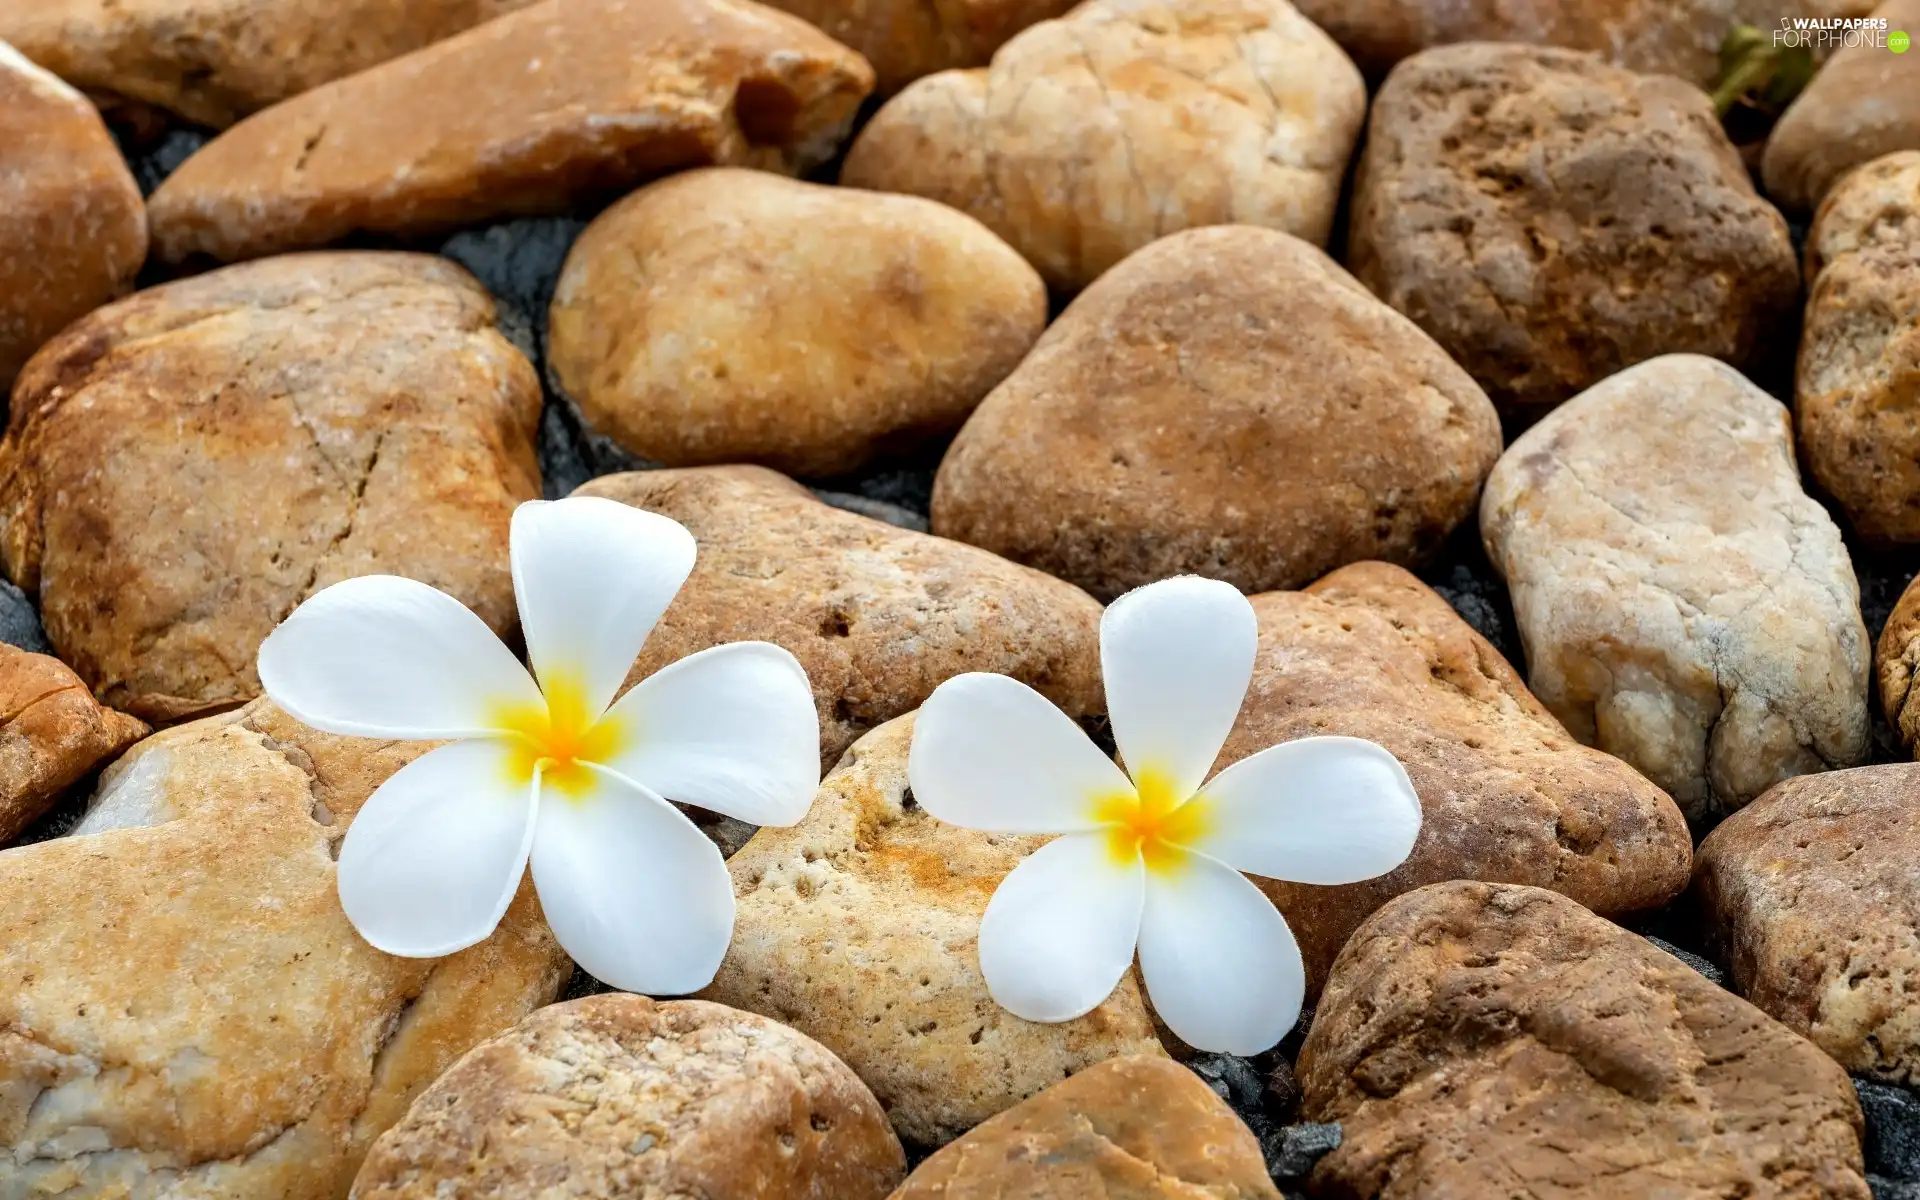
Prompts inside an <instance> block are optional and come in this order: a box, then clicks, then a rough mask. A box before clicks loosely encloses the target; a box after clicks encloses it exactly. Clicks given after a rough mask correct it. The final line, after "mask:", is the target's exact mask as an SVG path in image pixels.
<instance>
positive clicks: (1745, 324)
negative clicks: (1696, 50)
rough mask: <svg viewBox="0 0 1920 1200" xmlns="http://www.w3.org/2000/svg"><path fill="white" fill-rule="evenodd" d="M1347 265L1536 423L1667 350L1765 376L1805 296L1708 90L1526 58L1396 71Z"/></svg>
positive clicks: (1366, 168)
mask: <svg viewBox="0 0 1920 1200" xmlns="http://www.w3.org/2000/svg"><path fill="white" fill-rule="evenodd" d="M1347 262H1348V264H1349V265H1350V266H1351V267H1352V268H1353V273H1354V274H1355V275H1356V276H1358V277H1359V278H1360V280H1361V282H1363V283H1365V284H1366V285H1367V286H1368V287H1370V288H1372V289H1373V291H1374V292H1375V293H1376V294H1377V295H1379V296H1380V298H1381V299H1383V300H1385V301H1386V302H1387V303H1389V304H1391V305H1393V306H1394V307H1395V308H1397V309H1399V310H1400V311H1401V312H1403V313H1405V314H1407V316H1409V317H1411V318H1412V319H1413V321H1414V323H1415V324H1416V325H1419V326H1420V327H1421V328H1422V329H1424V330H1426V331H1427V332H1428V333H1429V334H1432V335H1433V338H1434V340H1435V341H1437V342H1439V343H1440V345H1441V346H1442V347H1444V348H1445V349H1446V350H1447V351H1448V353H1450V354H1452V355H1453V357H1454V359H1455V360H1456V361H1458V362H1459V363H1460V365H1461V366H1463V367H1465V368H1466V369H1467V372H1468V373H1469V374H1471V375H1472V376H1473V377H1474V379H1475V380H1476V381H1477V382H1478V383H1479V384H1480V386H1482V387H1484V388H1486V389H1487V394H1488V395H1490V396H1491V397H1492V398H1493V401H1494V403H1495V404H1496V405H1498V406H1499V407H1500V409H1501V410H1502V411H1503V412H1506V413H1510V414H1514V415H1517V416H1522V417H1527V416H1537V415H1538V414H1539V413H1541V412H1543V411H1545V410H1546V409H1549V408H1551V407H1552V406H1554V405H1556V404H1558V403H1560V402H1561V401H1563V400H1565V399H1567V398H1568V397H1569V396H1572V395H1574V394H1575V393H1577V392H1579V391H1581V390H1583V389H1584V388H1586V387H1588V386H1590V385H1592V384H1595V383H1598V382H1599V381H1600V380H1602V379H1604V378H1606V377H1607V376H1609V375H1612V374H1613V373H1615V372H1616V371H1619V370H1620V369H1622V368H1624V367H1629V366H1632V365H1633V364H1634V363H1637V362H1643V361H1645V360H1647V359H1649V358H1654V357H1656V356H1658V355H1661V354H1667V353H1674V352H1681V351H1685V352H1690V353H1696V354H1706V355H1711V356H1712V357H1715V358H1720V359H1724V360H1726V361H1728V362H1730V363H1733V364H1734V365H1736V366H1739V367H1742V368H1746V369H1751V368H1753V367H1755V366H1757V365H1758V364H1760V363H1761V362H1762V361H1763V360H1765V359H1767V358H1768V357H1769V356H1773V355H1777V354H1778V351H1779V349H1780V345H1781V342H1782V335H1783V333H1786V332H1787V331H1789V330H1790V329H1791V326H1792V321H1793V317H1794V314H1795V310H1796V308H1797V305H1798V301H1799V293H1800V272H1799V267H1798V264H1797V262H1796V261H1795V257H1794V249H1793V243H1792V241H1791V240H1790V239H1789V237H1788V235H1787V223H1786V220H1785V219H1784V218H1783V217H1781V215H1780V214H1779V213H1778V212H1777V211H1775V209H1774V207H1773V206H1772V205H1771V204H1768V203H1767V202H1766V201H1765V200H1762V199H1761V198H1760V197H1759V195H1758V194H1756V193H1755V192H1754V190H1753V184H1752V182H1751V181H1750V180H1749V179H1748V177H1747V170H1746V167H1745V166H1743V165H1742V164H1741V161H1740V156H1739V153H1738V152H1737V151H1736V150H1735V149H1734V148H1733V144H1732V143H1731V142H1729V141H1728V140H1727V135H1726V133H1725V132H1724V131H1722V129H1721V128H1720V121H1719V118H1718V117H1717V116H1715V115H1714V111H1713V104H1712V102H1711V101H1709V100H1708V99H1707V96H1706V93H1704V92H1702V91H1700V90H1699V89H1698V88H1695V87H1692V86H1690V85H1688V84H1686V83H1683V82H1681V81H1680V80H1677V79H1673V78H1672V77H1670V76H1664V75H1640V74H1636V73H1635V72H1633V71H1628V70H1624V69H1622V68H1619V67H1613V66H1608V65H1607V64H1606V63H1605V62H1604V61H1602V60H1601V58H1600V57H1599V56H1598V55H1593V54H1583V53H1579V52H1576V51H1571V50H1556V49H1547V48H1540V47H1534V46H1523V45H1511V44H1487V43H1474V44H1469V45H1460V46H1447V47H1443V48H1440V49H1436V50H1429V51H1426V52H1424V53H1422V54H1418V55H1415V56H1414V57H1412V58H1409V59H1407V60H1406V61H1405V62H1403V63H1401V64H1400V65H1399V66H1398V67H1397V68H1395V69H1394V72H1393V74H1392V75H1391V76H1390V77H1389V78H1388V79H1387V83H1386V86H1385V87H1383V88H1382V89H1381V90H1380V95H1379V97H1378V99H1377V100H1376V101H1375V103H1374V107H1373V115H1372V118H1371V122H1370V125H1369V129H1368V136H1367V148H1366V152H1365V154H1364V156H1363V158H1362V162H1361V166H1360V171H1359V175H1358V185H1357V192H1356V195H1355V199H1354V209H1353V222H1352V225H1351V249H1350V252H1349V254H1348V257H1347Z"/></svg>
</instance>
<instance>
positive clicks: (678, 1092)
mask: <svg viewBox="0 0 1920 1200" xmlns="http://www.w3.org/2000/svg"><path fill="white" fill-rule="evenodd" d="M905 1172H906V1160H905V1158H904V1157H903V1156H902V1155H901V1152H900V1143H899V1141H898V1140H896V1139H895V1138H894V1136H893V1130H892V1129H890V1128H888V1126H887V1118H886V1114H885V1113H883V1112H881V1111H880V1105H879V1104H877V1103H876V1102H875V1101H874V1098H873V1094H872V1093H871V1092H869V1091H867V1089H866V1087H865V1086H864V1085H863V1084H861V1082H860V1080H859V1079H857V1078H855V1077H854V1074H853V1072H852V1071H849V1070H848V1069H847V1067H846V1064H845V1063H842V1062H841V1061H840V1060H839V1059H837V1058H835V1057H834V1056H833V1055H832V1054H830V1053H828V1052H827V1051H826V1050H825V1049H823V1048H822V1047H821V1046H820V1045H819V1043H817V1042H814V1041H813V1040H811V1039H809V1038H806V1037H803V1036H801V1035H800V1034H797V1033H795V1032H794V1031H793V1030H791V1029H787V1028H785V1027H784V1026H781V1025H776V1024H775V1023H774V1022H772V1021H769V1020H766V1019H765V1018H763V1017H757V1016H755V1015H753V1014H752V1013H745V1012H738V1011H736V1010H734V1009H730V1008H725V1007H722V1006H721V1005H718V1004H707V1003H704V1002H702V1001H698V1000H674V1001H668V1002H665V1003H660V1004H656V1003H654V1002H653V1001H652V1000H649V999H647V998H646V997H644V996H629V995H624V994H618V993H616V994H613V995H606V996H589V997H587V998H585V999H582V1000H573V1001H569V1002H567V1003H565V1004H556V1005H553V1006H552V1007H549V1008H543V1009H541V1010H540V1011H539V1012H537V1013H534V1014H533V1015H532V1016H530V1017H528V1018H527V1019H526V1020H524V1021H522V1022H520V1024H518V1025H516V1026H514V1027H513V1028H512V1029H509V1030H508V1031H506V1032H505V1033H502V1034H499V1035H498V1036H496V1037H494V1038H492V1039H491V1040H489V1041H486V1042H483V1043H481V1044H480V1045H479V1046H477V1047H475V1048H474V1049H473V1050H471V1051H470V1052H468V1054H467V1055H466V1057H464V1058H462V1059H461V1060H460V1061H459V1062H458V1063H455V1064H454V1066H453V1068H452V1069H451V1070H449V1071H448V1072H447V1073H446V1074H444V1075H442V1076H441V1077H440V1078H438V1079H436V1080H435V1081H434V1082H433V1086H431V1087H429V1088H428V1089H427V1090H426V1091H425V1092H423V1093H421V1095H420V1098H419V1099H417V1100H415V1101H414V1103H413V1106H412V1108H410V1109H408V1110H407V1115H406V1117H405V1118H404V1119H402V1120H401V1121H400V1122H399V1123H398V1124H397V1125H395V1126H394V1127H393V1128H392V1129H390V1130H388V1131H387V1132H386V1134H385V1135H384V1136H382V1137H381V1139H380V1140H379V1141H378V1142H377V1143H375V1145H374V1147H373V1150H372V1151H371V1152H370V1153H369V1154H368V1155H367V1161H366V1165H365V1166H363V1167H362V1168H361V1170H360V1175H359V1178H357V1179H356V1180H354V1186H353V1195H354V1200H480V1198H482V1197H496V1196H535V1195H538V1196H551V1197H559V1196H578V1197H593V1196H605V1197H614V1196H634V1197H653V1196H659V1197H663V1198H664V1197H670V1196H671V1197H678V1196H688V1197H693V1196H712V1197H714V1198H715V1200H720V1198H721V1197H741V1198H743V1200H744V1198H745V1197H752V1198H753V1200H883V1198H884V1197H885V1196H886V1195H887V1193H888V1192H889V1191H891V1190H892V1188H893V1187H894V1185H895V1184H897V1183H899V1182H900V1177H901V1176H902V1175H903V1174H905Z"/></svg>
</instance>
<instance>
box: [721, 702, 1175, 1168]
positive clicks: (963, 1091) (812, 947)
mask: <svg viewBox="0 0 1920 1200" xmlns="http://www.w3.org/2000/svg"><path fill="white" fill-rule="evenodd" d="M912 741H913V719H912V718H911V717H901V718H900V719H899V720H897V721H892V722H890V723H888V724H886V725H882V726H881V727H880V728H878V729H876V730H874V731H873V732H872V733H870V734H868V735H867V736H865V737H864V738H861V739H860V740H859V741H858V742H855V743H854V745H853V748H852V749H851V750H849V751H847V754H846V757H845V758H843V759H842V760H841V762H840V765H839V767H838V768H836V769H835V770H834V771H833V773H832V774H830V775H828V776H827V778H826V780H825V781H824V782H823V783H821V785H820V790H819V792H818V793H816V794H815V796H814V801H813V808H812V809H811V810H810V811H809V812H808V813H807V816H806V819H805V820H803V821H801V822H800V824H798V825H795V826H793V827H792V828H788V829H762V830H761V831H760V832H758V833H756V834H754V835H753V840H752V841H750V842H748V843H747V845H746V846H745V848H743V849H742V850H741V851H740V852H739V853H738V854H735V855H734V856H733V858H732V859H730V860H729V861H728V863H727V869H728V870H729V871H731V872H732V873H733V886H734V894H735V896H736V897H737V900H738V905H739V910H738V916H737V917H736V919H735V923H734V930H733V944H732V945H731V946H729V947H728V948H727V956H726V959H725V960H724V961H723V962H722V963H721V964H720V971H719V973H718V974H717V975H715V976H714V980H713V985H712V986H711V987H710V988H708V989H707V990H706V991H705V992H704V993H702V995H703V996H704V997H705V998H707V999H710V1000H716V1001H718V1002H720V1003H722V1004H729V1005H732V1006H734V1007H736V1008H744V1009H747V1010H749V1011H752V1012H757V1013H762V1014H764V1015H766V1016H769V1017H772V1018H773V1019H775V1020H777V1021H781V1022H784V1023H785V1024H788V1025H791V1026H793V1027H794V1028H795V1029H798V1030H799V1031H800V1032H802V1033H804V1034H806V1035H807V1036H809V1037H812V1038H815V1039H817V1040H818V1041H819V1042H820V1043H821V1044H822V1045H824V1046H826V1047H827V1048H828V1049H829V1050H832V1051H833V1052H834V1053H835V1054H837V1055H839V1056H840V1057H841V1058H843V1059H845V1060H846V1062H847V1065H848V1066H851V1067H852V1068H853V1069H854V1071H855V1072H856V1073H858V1074H859V1076H860V1078H861V1079H863V1080H865V1081H866V1083H867V1086H868V1087H870V1088H872V1089H873V1092H874V1095H876V1096H878V1097H879V1098H880V1103H882V1104H883V1105H885V1106H886V1109H887V1115H888V1116H889V1117H891V1118H892V1119H893V1126H894V1128H895V1129H896V1130H898V1131H899V1134H900V1136H901V1137H902V1138H903V1139H905V1140H906V1141H908V1142H911V1143H914V1144H916V1145H920V1146H938V1145H941V1144H942V1143H945V1142H947V1141H949V1140H951V1139H953V1138H955V1137H958V1136H960V1135H961V1134H963V1133H965V1132H966V1131H967V1130H969V1129H972V1128H973V1127H974V1126H976V1125H978V1124H980V1122H982V1121H985V1120H986V1119H987V1118H989V1117H992V1116H993V1115H994V1114H996V1113H1000V1112H1003V1111H1005V1110H1006V1109H1008V1108H1011V1107H1012V1106H1014V1105H1015V1104H1018V1103H1019V1102H1021V1101H1022V1100H1025V1099H1026V1098H1027V1097H1029V1096H1032V1095H1034V1094H1035V1093H1037V1092H1040V1091H1041V1090H1043V1089H1045V1088H1047V1087H1049V1086H1051V1085H1052V1084H1055V1083H1058V1082H1059V1081H1060V1080H1061V1079H1063V1078H1065V1077H1066V1076H1068V1075H1071V1074H1073V1073H1074V1072H1076V1071H1080V1070H1082V1069H1083V1068H1086V1067H1089V1066H1091V1065H1092V1064H1094V1063H1097V1062H1101V1061H1103V1060H1105V1059H1109V1058H1113V1057H1115V1056H1117V1055H1126V1054H1132V1055H1138V1054H1155V1055H1157V1054H1159V1053H1161V1050H1160V1043H1159V1041H1158V1040H1157V1038H1156V1037H1155V1035H1154V1025H1153V1018H1152V1017H1151V1016H1150V1015H1149V1014H1148V1012H1147V1007H1146V1002H1145V1000H1144V999H1143V998H1142V996H1141V990H1140V982H1139V978H1138V976H1137V975H1136V974H1135V973H1134V972H1132V971H1129V972H1127V974H1126V976H1125V977H1124V978H1122V979H1121V981H1120V983H1119V986H1117V987H1115V988H1114V990H1113V993H1112V995H1110V996H1108V997H1107V998H1106V1000H1104V1001H1102V1002H1101V1004H1100V1006H1099V1007H1097V1008H1095V1009H1094V1010H1093V1011H1092V1012H1090V1013H1087V1014H1086V1015H1085V1016H1082V1017H1079V1018H1077V1019H1075V1020H1072V1021H1067V1022H1063V1023H1061V1024H1056V1025H1039V1024H1035V1023H1033V1022H1030V1021H1023V1020H1021V1019H1020V1018H1018V1017H1016V1016H1014V1015H1013V1014H1012V1013H1009V1012H1008V1011H1007V1010H1006V1009H1004V1008H1001V1007H1000V1006H999V1005H998V1004H996V1003H994V1000H993V996H992V995H991V994H990V993H989V992H988V991H987V983H986V980H985V979H984V978H982V977H981V974H980V961H979V952H978V946H977V941H976V939H977V936H978V934H979V930H980V918H981V916H982V915H983V914H984V913H985V912H986V909H987V901H988V900H989V899H991V898H992V896H993V892H994V889H995V888H997V887H999V886H1000V881H1001V880H1002V879H1004V878H1006V876H1007V873H1008V872H1009V871H1011V870H1013V868H1014V867H1016V866H1018V865H1019V863H1020V861H1021V860H1022V859H1023V858H1025V857H1026V856H1027V855H1028V854H1031V853H1032V852H1033V851H1035V850H1037V849H1039V847H1040V846H1041V845H1042V844H1043V843H1045V842H1046V840H1047V839H1046V838H1044V837H1010V836H1003V835H998V834H986V833H980V832H977V831H975V830H972V829H962V828H961V827H960V826H958V825H948V824H946V823H944V822H942V821H939V820H936V819H935V818H933V817H931V816H929V815H927V812H926V810H924V809H922V808H921V807H920V806H919V805H918V804H917V803H915V802H914V800H913V798H912V793H911V792H910V791H909V790H908V788H907V753H908V750H909V748H910V747H911V744H912ZM1202 1090H1203V1091H1204V1090H1205V1089H1204V1088H1203V1089H1202Z"/></svg>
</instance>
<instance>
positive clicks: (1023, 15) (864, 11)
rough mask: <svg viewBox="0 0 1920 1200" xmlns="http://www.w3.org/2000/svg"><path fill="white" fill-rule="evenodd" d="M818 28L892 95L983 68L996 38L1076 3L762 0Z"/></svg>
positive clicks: (1000, 39) (1027, 0)
mask: <svg viewBox="0 0 1920 1200" xmlns="http://www.w3.org/2000/svg"><path fill="white" fill-rule="evenodd" d="M766 2H767V3H769V4H771V5H772V6H773V7H775V8H780V9H785V10H786V11H787V12H790V13H792V14H793V15H795V16H797V17H801V18H803V19H805V20H807V21H810V22H812V23H813V24H815V25H818V26H819V27H820V28H821V29H822V30H824V31H825V32H826V33H827V34H828V35H829V36H830V37H832V38H833V39H834V40H836V41H838V42H841V43H844V44H845V45H848V46H851V47H853V48H854V49H855V50H858V51H859V52H860V53H861V55H863V56H864V57H865V58H866V60H867V61H868V62H870V63H872V64H873V70H874V74H875V75H877V76H878V77H879V81H880V82H879V88H878V91H879V93H880V94H881V95H883V96H890V95H892V94H893V93H895V92H897V91H899V90H900V89H901V88H903V87H905V86H907V85H908V84H909V83H912V82H913V81H914V80H916V79H918V78H920V77H921V76H922V75H931V74H933V73H934V72H935V71H948V70H956V69H960V68H964V67H979V66H985V65H986V62H987V60H988V59H989V58H991V57H993V52H994V51H995V50H998V49H999V48H1000V46H1001V44H1002V43H1004V42H1005V41H1006V40H1007V39H1008V38H1010V37H1012V36H1013V35H1014V34H1016V33H1019V32H1020V31H1021V30H1022V29H1025V28H1026V27H1027V26H1029V25H1031V24H1033V23H1034V22H1035V21H1043V20H1045V19H1047V18H1048V17H1057V16H1059V15H1060V14H1061V13H1064V12H1066V11H1067V10H1068V9H1070V8H1072V7H1073V6H1074V3H1075V0H960V2H959V3H958V4H954V3H949V2H944V0H943V2H936V3H931V4H930V3H928V2H927V0H766Z"/></svg>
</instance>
